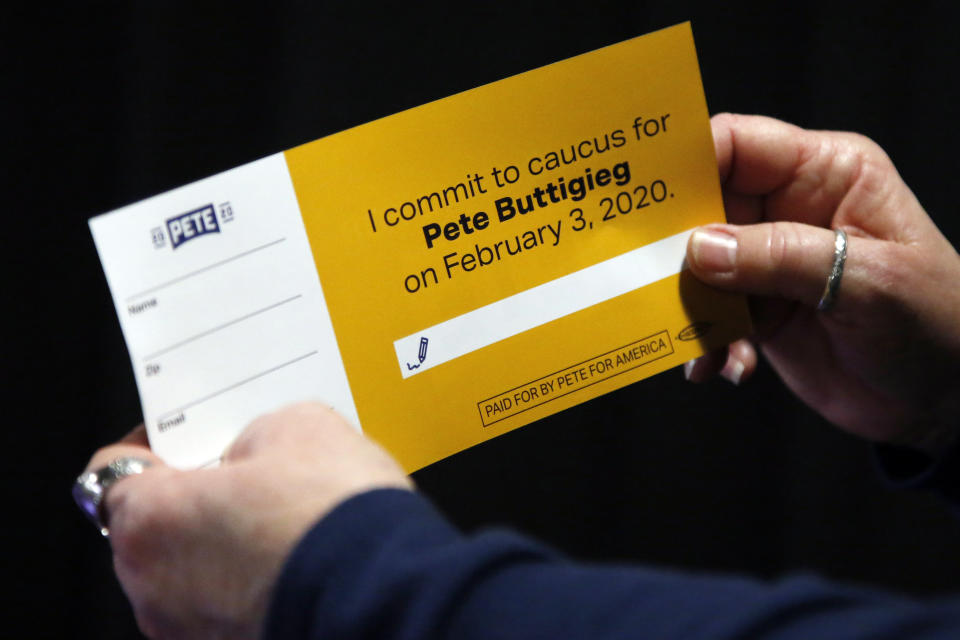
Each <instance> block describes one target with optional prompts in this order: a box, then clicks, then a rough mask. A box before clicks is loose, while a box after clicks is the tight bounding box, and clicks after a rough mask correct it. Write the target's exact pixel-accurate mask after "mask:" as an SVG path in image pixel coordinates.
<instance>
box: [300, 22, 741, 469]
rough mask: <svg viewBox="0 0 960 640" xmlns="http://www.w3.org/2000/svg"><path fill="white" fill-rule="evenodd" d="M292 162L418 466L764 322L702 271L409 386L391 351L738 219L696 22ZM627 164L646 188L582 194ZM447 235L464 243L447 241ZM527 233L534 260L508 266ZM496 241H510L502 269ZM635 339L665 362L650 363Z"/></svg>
mask: <svg viewBox="0 0 960 640" xmlns="http://www.w3.org/2000/svg"><path fill="white" fill-rule="evenodd" d="M286 156H287V162H288V165H289V167H290V172H291V175H292V177H293V182H294V186H295V189H296V193H297V199H298V201H299V203H300V208H301V211H302V213H303V218H304V222H305V225H306V228H307V234H308V236H309V239H310V244H311V246H312V247H313V252H314V258H315V260H316V264H317V270H318V272H319V274H320V279H321V282H322V283H323V287H324V292H325V293H326V296H327V300H328V305H329V307H330V310H331V317H332V319H333V326H334V329H335V331H336V334H337V340H338V343H339V345H340V350H341V353H342V354H343V358H344V362H345V365H346V371H347V375H348V377H349V380H350V388H351V389H352V391H353V395H354V398H355V400H356V403H357V408H358V412H359V415H360V421H361V424H362V425H363V427H364V430H365V431H366V432H367V433H369V434H370V435H372V436H373V437H375V438H376V439H377V440H379V441H380V442H382V443H383V444H385V445H386V446H387V448H388V449H389V450H390V451H391V452H393V453H394V454H395V455H397V456H398V457H399V458H400V459H401V460H402V461H403V463H404V464H405V465H406V466H407V468H409V469H416V468H419V467H422V466H424V465H426V464H429V463H431V462H433V461H435V460H438V459H440V458H443V457H445V456H448V455H450V454H451V453H454V452H457V451H460V450H461V449H464V448H466V447H469V446H471V445H474V444H476V443H478V442H481V441H483V440H486V439H488V438H491V437H493V436H496V435H499V434H501V433H504V432H506V431H509V430H511V429H515V428H517V427H520V426H523V425H525V424H528V423H530V422H532V421H534V420H537V419H539V418H542V417H544V416H547V415H550V414H552V413H556V412H557V411H560V410H562V409H565V408H567V407H569V406H572V405H574V404H578V403H580V402H583V401H585V400H588V399H590V398H593V397H595V396H598V395H600V394H602V393H606V392H608V391H612V390H614V389H617V388H619V387H622V386H624V385H627V384H630V383H632V382H635V381H637V380H640V379H641V378H645V377H647V376H650V375H652V374H655V373H658V372H660V371H663V370H664V369H668V368H670V367H673V366H675V365H677V364H679V363H682V362H685V361H686V360H689V359H690V358H692V357H695V356H698V355H700V354H701V353H703V351H704V348H705V347H715V346H718V345H721V344H724V343H726V342H728V341H730V340H732V339H735V338H737V337H739V336H741V335H743V334H744V333H745V331H746V329H747V327H748V316H747V313H746V310H745V308H744V304H743V301H742V300H741V299H738V298H735V297H730V296H726V295H722V294H719V293H717V292H715V291H711V290H709V289H707V288H705V287H703V286H700V285H698V284H697V283H695V282H694V281H693V280H691V279H689V278H686V279H684V281H683V282H684V291H683V295H682V296H681V275H680V274H677V275H673V276H670V277H667V278H664V279H663V280H660V281H658V282H656V283H654V284H650V285H648V286H645V287H643V288H641V289H638V290H635V291H632V292H630V293H627V294H624V295H622V296H618V297H616V298H614V299H612V300H609V301H606V302H603V303H601V304H596V305H594V306H591V307H589V308H586V309H583V310H582V311H578V312H576V313H573V314H570V315H567V316H565V317H562V318H559V319H556V320H554V321H552V322H549V323H547V324H544V325H542V326H539V327H536V328H535V329H531V330H529V331H525V332H523V333H521V334H519V335H514V336H512V337H509V338H507V339H504V340H502V341H499V342H496V343H495V344H491V345H489V346H486V347H484V348H481V349H478V350H476V351H473V352H471V353H469V354H466V355H463V356H460V357H458V358H456V359H454V360H451V361H449V362H445V363H444V364H442V365H439V366H437V367H436V368H434V369H430V370H428V371H424V372H423V373H421V374H418V375H415V376H411V377H409V378H407V379H403V378H401V373H402V372H401V370H400V369H398V362H397V355H396V354H395V353H394V347H393V341H394V340H395V339H397V338H399V337H401V336H407V335H408V334H414V333H416V332H418V331H419V330H421V329H424V328H427V327H431V326H434V325H436V324H438V323H440V322H443V321H445V320H447V319H449V318H453V317H455V316H459V315H461V314H464V313H466V312H469V311H470V310H473V309H476V308H478V307H482V306H483V305H487V304H489V303H491V302H494V301H497V300H501V299H503V298H505V297H507V296H510V295H512V294H515V293H518V292H521V291H524V290H527V289H530V288H532V287H535V286H537V285H540V284H542V283H545V282H548V281H551V280H554V279H556V278H559V277H561V276H563V275H565V274H567V273H570V272H572V271H576V270H579V269H582V268H584V267H588V266H590V265H593V264H595V263H598V262H601V261H603V260H606V259H608V258H612V257H614V256H617V255H620V254H623V253H625V252H627V251H630V250H631V249H634V248H636V247H638V246H642V245H647V244H650V243H652V242H655V241H657V240H660V239H662V238H666V237H668V236H673V235H674V234H678V233H681V232H683V231H685V230H688V229H690V228H692V227H695V226H698V225H702V224H706V223H709V222H722V221H723V220H724V214H723V207H722V203H721V197H720V189H719V183H718V178H717V167H716V160H715V156H714V150H713V139H712V137H711V133H710V125H709V116H708V113H707V108H706V102H705V99H704V95H703V88H702V85H701V81H700V75H699V70H698V66H697V59H696V52H695V49H694V45H693V39H692V35H691V32H690V27H689V24H683V25H679V26H676V27H672V28H669V29H664V30H662V31H659V32H656V33H653V34H650V35H647V36H643V37H639V38H635V39H633V40H629V41H627V42H623V43H620V44H616V45H613V46H610V47H606V48H604V49H601V50H598V51H594V52H592V53H588V54H585V55H582V56H578V57H576V58H572V59H569V60H565V61H562V62H558V63H556V64H552V65H550V66H547V67H543V68H541V69H537V70H534V71H530V72H527V73H523V74H520V75H518V76H514V77H512V78H508V79H506V80H502V81H500V82H496V83H493V84H490V85H486V86H483V87H480V88H477V89H473V90H471V91H466V92H464V93H462V94H459V95H455V96H452V97H450V98H446V99H443V100H439V101H437V102H434V103H431V104H428V105H424V106H421V107H418V108H416V109H411V110H409V111H405V112H403V113H399V114H396V115H394V116H391V117H388V118H384V119H382V120H379V121H376V122H373V123H370V124H367V125H364V126H361V127H357V128H355V129H351V130H349V131H345V132H343V133H340V134H337V135H333V136H330V137H328V138H324V139H321V140H317V141H315V142H312V143H310V144H307V145H304V146H302V147H298V148H296V149H293V150H291V151H288V152H287V153H286ZM624 166H626V167H628V168H629V181H624V180H623V178H621V179H620V181H621V182H624V184H617V180H616V179H614V178H613V177H612V174H611V178H610V180H609V182H608V183H607V184H606V185H604V186H597V185H596V183H595V182H594V185H593V186H594V188H593V189H592V190H586V189H585V191H586V193H585V195H584V197H583V199H581V200H576V201H575V200H573V199H572V196H571V195H570V185H571V183H572V182H574V183H575V181H576V179H577V178H582V177H584V176H586V175H587V174H588V172H589V174H590V175H592V176H593V177H594V178H596V177H598V176H601V172H602V171H607V172H612V171H614V170H615V168H617V167H624ZM623 173H625V172H623V171H622V170H621V174H623ZM511 179H512V182H510V180H511ZM550 184H553V185H554V187H555V190H554V192H553V194H554V198H553V199H556V200H559V201H558V202H553V201H552V199H551V198H550V197H549V195H548V194H544V195H543V196H541V200H540V201H536V199H535V198H531V200H534V202H533V204H534V210H533V211H532V212H530V213H527V214H525V215H520V214H519V213H517V214H516V215H514V216H513V217H512V218H509V219H507V220H505V221H501V220H500V217H499V216H498V213H497V212H498V210H499V209H498V205H497V204H496V203H497V201H498V200H499V199H501V198H510V199H511V201H513V202H512V204H511V207H512V209H513V210H517V208H518V207H517V203H516V202H515V199H517V198H520V199H522V203H523V204H525V201H526V197H527V196H529V195H531V194H532V193H533V192H534V189H536V188H537V187H540V188H541V189H547V188H548V185H550ZM561 184H565V185H566V186H567V187H568V188H567V196H568V197H567V198H565V199H562V198H560V192H559V186H560V185H561ZM577 193H578V194H579V189H578V190H577ZM434 194H435V195H434ZM543 202H546V206H542V207H541V206H539V205H540V204H541V203H543ZM501 207H503V205H501ZM504 209H505V207H504ZM481 212H482V214H483V218H485V222H486V225H485V228H483V229H482V230H477V229H476V228H475V227H476V226H477V225H476V224H474V221H475V220H476V219H477V216H478V215H481ZM503 213H504V215H509V214H510V210H506V209H505V210H504V212H503ZM462 215H463V216H465V218H464V219H463V220H465V221H466V227H464V225H463V223H462V220H461V216H462ZM406 218H409V219H406ZM483 218H482V220H483ZM429 225H437V226H435V227H429ZM448 225H450V226H449V229H450V230H451V234H450V235H454V233H456V234H457V237H455V238H453V239H449V240H448V239H447V238H446V236H444V235H443V233H442V231H443V230H444V228H445V227H448ZM548 225H550V228H548V229H544V227H547V226H548ZM425 227H426V228H427V229H426V231H425ZM438 227H439V229H440V235H439V236H437V237H436V238H432V236H434V235H436V234H437V233H438ZM467 229H469V230H472V233H468V232H467V231H466V230H467ZM554 229H559V234H556V233H555V232H554ZM428 236H429V237H431V238H432V245H433V246H432V247H428V243H427V239H428ZM558 236H559V237H558ZM518 237H519V244H520V247H521V248H523V247H524V244H525V243H526V245H527V246H528V247H529V248H523V250H522V251H520V252H519V253H517V254H516V255H510V252H509V251H507V249H508V248H513V247H515V246H516V245H517V242H518V240H517V238H518ZM498 242H503V243H506V245H503V244H501V245H500V246H499V259H497V257H498V253H497V249H498V247H497V243H498ZM484 248H485V249H486V250H485V249H484ZM451 254H455V255H451ZM445 256H450V257H447V258H446V259H445ZM465 258H466V259H467V260H468V263H467V264H464V263H463V260H464V259H465ZM481 260H482V261H486V262H489V264H486V265H481ZM468 267H470V268H471V269H470V270H468ZM574 295H576V292H574ZM695 323H701V324H700V325H699V326H700V327H706V326H708V325H710V327H711V329H710V331H709V332H707V333H706V334H705V335H704V336H703V338H702V339H701V340H687V341H684V340H682V339H679V338H678V335H679V334H680V332H681V331H682V330H683V329H684V328H686V327H689V326H690V325H693V324H695ZM647 338H649V340H648V341H647V342H644V341H643V340H644V339H647ZM636 345H640V346H641V347H647V346H649V347H650V350H647V349H646V348H644V349H643V353H642V354H641V353H640V351H639V350H636V353H634V351H633V350H631V349H632V348H633V347H634V346H636ZM654 349H655V350H654ZM428 357H429V351H428ZM411 359H412V356H411ZM413 363H416V361H414V362H413ZM597 363H599V364H600V365H601V366H602V365H603V364H604V363H607V364H608V366H606V367H604V368H603V371H598V370H597V366H596V364H597ZM580 370H582V371H583V374H582V375H580V376H574V377H573V378H571V377H570V375H571V374H570V373H569V372H571V371H572V372H574V373H576V372H577V371H580ZM564 375H566V376H567V379H566V382H568V384H565V383H564V382H565V381H564ZM550 384H555V385H556V386H560V385H562V387H561V388H555V389H551V388H550ZM530 393H535V394H537V397H534V398H528V397H527V396H529V395H530ZM524 400H526V401H524ZM505 405H510V406H505ZM491 406H494V408H492V409H491V408H490V407H491Z"/></svg>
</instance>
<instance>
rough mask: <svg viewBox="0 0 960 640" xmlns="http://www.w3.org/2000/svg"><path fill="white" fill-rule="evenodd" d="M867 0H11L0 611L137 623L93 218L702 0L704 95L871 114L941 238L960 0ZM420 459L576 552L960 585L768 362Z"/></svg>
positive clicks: (465, 518) (129, 417)
mask: <svg viewBox="0 0 960 640" xmlns="http://www.w3.org/2000/svg"><path fill="white" fill-rule="evenodd" d="M152 4H157V5H161V4H162V7H159V6H152ZM944 4H945V5H946V4H947V3H944ZM775 5H776V6H775ZM854 5H856V3H850V4H846V3H839V2H833V3H829V4H823V5H817V4H815V3H814V4H810V3H763V4H762V5H761V4H759V3H758V4H757V5H755V6H752V5H751V6H747V5H743V6H736V5H731V4H730V3H719V2H716V3H709V4H706V3H705V4H704V5H703V6H698V5H692V4H688V3H682V2H670V3H667V2H661V3H644V2H633V3H611V2H592V3H587V2H584V3H581V4H580V5H576V6H574V5H569V6H568V5H561V4H549V5H544V6H533V5H530V6H527V5H523V6H517V5H512V6H511V5H507V4H503V5H490V6H484V7H478V8H474V9H458V10H453V9H450V8H445V9H430V10H427V9H421V8H418V6H415V5H413V4H411V5H409V6H400V7H398V6H396V5H390V6H389V8H388V7H383V6H377V5H373V4H362V5H359V6H357V5H353V4H347V3H315V4H309V5H307V4H304V5H300V4H284V3H273V4H272V5H270V6H269V7H267V6H264V7H262V8H259V9H257V10H256V11H254V12H245V11H243V10H241V9H239V8H238V5H231V6H230V7H229V8H227V7H222V8H214V7H213V6H212V5H207V4H200V3H184V4H182V5H176V4H174V3H151V4H147V3H143V4H142V5H122V6H106V5H99V4H96V5H91V6H87V7H75V6H74V7H72V8H64V7H51V6H49V3H44V4H43V5H42V6H43V8H42V9H40V10H38V11H34V12H33V13H32V14H30V15H27V14H26V13H25V12H24V11H22V10H20V9H14V11H13V13H12V15H8V16H6V17H5V19H4V20H3V23H2V25H0V35H2V43H3V44H2V45H0V46H2V47H3V61H2V65H3V67H2V68H3V87H4V89H3V100H2V101H3V104H2V107H0V109H2V113H3V114H4V130H5V131H6V135H5V139H6V143H7V144H6V153H5V156H6V160H7V162H6V164H7V165H8V167H7V169H6V171H5V172H4V177H5V180H4V182H5V183H6V184H5V187H4V201H3V202H4V205H3V224H4V229H5V233H4V234H3V239H4V250H5V253H6V254H7V257H5V258H4V262H5V264H6V268H5V269H4V271H5V274H4V282H5V285H4V289H5V293H6V295H5V296H4V297H5V302H4V309H5V313H4V316H5V318H6V319H7V320H6V322H5V325H6V326H7V327H8V328H7V330H6V331H5V334H6V339H5V340H4V341H3V349H4V356H3V362H4V385H3V388H4V394H5V401H4V403H3V404H4V409H5V419H4V421H3V425H4V428H3V429H2V433H3V438H4V442H3V445H4V451H5V455H6V458H5V461H4V465H3V469H4V482H3V484H4V493H5V498H4V499H5V503H4V504H5V505H8V507H7V508H6V509H5V510H4V512H5V515H4V524H3V528H4V532H5V533H4V540H5V544H4V555H5V556H6V557H7V559H6V560H5V561H4V564H5V565H6V567H7V569H6V570H5V572H4V573H5V574H6V575H5V581H6V582H7V584H8V586H9V588H8V590H7V592H8V595H7V600H6V602H5V605H4V609H5V610H6V614H5V616H4V617H5V622H4V626H3V629H2V630H0V635H2V636H7V635H8V634H9V637H49V636H53V637H99V638H122V637H131V636H134V637H135V636H136V631H135V625H134V622H133V619H132V616H131V614H130V610H129V606H128V605H127V604H126V601H125V600H124V598H123V596H122V593H121V591H120V589H119V587H118V585H117V583H116V581H115V579H114V578H113V576H112V573H111V568H110V556H109V548H108V545H107V544H106V543H105V542H104V541H103V540H101V539H100V537H99V536H98V535H97V534H96V532H95V531H94V530H93V528H92V527H90V525H89V524H88V523H87V522H86V521H84V520H83V519H82V518H81V515H80V513H79V512H78V511H77V510H76V509H75V508H74V506H73V504H72V502H71V498H70V493H69V489H70V485H71V481H72V480H73V478H74V476H75V475H76V474H77V473H78V472H79V471H80V470H81V469H82V468H83V466H84V464H85V462H86V459H87V457H88V456H89V455H90V453H91V452H92V451H93V449H94V448H96V447H97V446H99V445H101V444H103V443H106V442H108V441H110V440H112V439H115V438H117V437H118V436H120V435H121V434H122V433H124V432H125V431H126V430H128V429H129V428H130V427H131V426H132V425H134V424H136V423H137V422H138V421H139V419H140V409H139V404H138V398H137V393H136V388H135V386H134V384H133V377H132V374H131V371H130V364H129V360H128V359H127V355H126V351H125V349H124V345H123V339H122V336H121V334H120V331H119V325H118V322H117V320H116V317H115V315H114V310H113V306H112V303H111V301H110V298H109V293H108V291H107V287H106V283H105V280H104V278H103V275H102V271H101V269H100V265H99V262H98V259H97V256H96V252H95V250H94V247H93V243H92V241H91V239H90V235H89V232H88V230H87V226H86V220H87V219H88V218H89V217H91V216H93V215H95V214H98V213H102V212H105V211H108V210H110V209H113V208H116V207H118V206H120V205H124V204H127V203H130V202H133V201H136V200H139V199H142V198H144V197H147V196H150V195H154V194H156V193H158V192H161V191H164V190H166V189H169V188H172V187H176V186H179V185H181V184H184V183H186V182H190V181H193V180H196V179H198V178H201V177H204V176H207V175H210V174H213V173H216V172H219V171H222V170H225V169H229V168H231V167H233V166H236V165H238V164H241V163H244V162H247V161H250V160H253V159H256V158H259V157H261V156H264V155H267V154H270V153H274V152H276V151H280V150H283V149H286V148H289V147H292V146H295V145H297V144H300V143H303V142H307V141H310V140H313V139H315V138H318V137H321V136H323V135H326V134H329V133H333V132H336V131H338V130H341V129H344V128H346V127H350V126H353V125H357V124H361V123H363V122H366V121H369V120H372V119H374V118H377V117H380V116H384V115H387V114H390V113H393V112H395V111H398V110H400V109H404V108H407V107H412V106H416V105H418V104H421V103H423V102H426V101H428V100H433V99H436V98H440V97H443V96H446V95H449V94H451V93H454V92H457V91H460V90H463V89H468V88H470V87H474V86H477V85H480V84H483V83H486V82H490V81H493V80H497V79H499V78H502V77H504V76H507V75H510V74H514V73H518V72H521V71H525V70H528V69H531V68H534V67H537V66H540V65H543V64H547V63H550V62H553V61H556V60H559V59H562V58H565V57H568V56H572V55H575V54H579V53H583V52H586V51H589V50H591V49H594V48H597V47H600V46H603V45H607V44H611V43H613V42H617V41H620V40H623V39H626V38H630V37H633V36H636V35H639V34H642V33H646V32H648V31H652V30H655V29H658V28H661V27H665V26H669V25H671V24H675V23H677V22H680V21H683V20H687V19H690V20H692V21H693V29H694V35H695V38H696V40H697V46H698V51H699V55H700V63H701V68H702V73H703V79H704V85H705V89H706V95H707V101H708V104H709V106H710V110H711V112H717V111H725V110H729V111H739V112H747V113H763V114H767V115H771V116H776V117H780V118H783V119H786V120H789V121H792V122H795V123H797V124H800V125H803V126H806V127H813V128H829V129H852V130H856V131H860V132H862V133H865V134H867V135H869V136H871V137H872V138H874V139H875V140H877V141H878V142H879V143H880V144H881V145H882V146H883V147H884V148H885V149H886V150H887V151H888V152H889V154H890V155H891V157H892V158H893V160H894V162H895V163H896V164H897V166H898V168H899V169H900V171H901V173H902V174H903V176H904V178H905V180H906V181H907V183H908V184H910V185H911V186H912V188H913V189H914V191H915V192H916V193H917V195H918V197H919V199H920V201H921V202H922V203H923V204H924V205H925V206H926V207H927V209H928V211H929V212H930V214H931V215H932V216H933V217H934V219H935V220H936V221H937V223H938V224H939V225H940V227H941V228H942V229H943V230H944V232H945V233H946V234H947V235H948V237H950V238H951V240H952V241H953V242H954V245H955V246H956V245H957V241H958V239H960V223H958V217H957V211H958V207H957V201H956V192H955V191H953V188H954V186H955V184H956V183H955V177H956V174H957V169H958V166H957V161H956V150H957V148H958V142H960V139H958V138H960V136H958V133H957V122H956V116H957V107H956V103H955V102H954V95H955V85H956V78H957V71H956V65H957V63H958V61H960V60H958V58H960V56H958V50H957V47H958V43H957V35H956V33H955V28H956V25H957V24H958V21H957V18H958V17H960V16H958V11H956V10H944V9H939V8H933V6H932V5H927V4H925V3H918V2H913V3H893V2H890V3H882V2H874V3H871V4H870V5H869V9H868V10H867V11H866V12H864V11H863V10H862V9H861V8H855V6H854ZM705 7H706V8H705ZM710 7H712V8H710ZM901 7H904V8H901ZM630 81H631V78H630V76H629V74H628V73H626V72H625V73H624V77H623V82H625V83H627V82H630ZM387 152H389V150H387ZM403 161H404V160H403V157H397V162H403ZM415 479H416V481H417V482H418V484H419V485H420V487H421V488H422V490H423V491H425V492H426V493H427V494H428V495H430V496H431V497H432V498H433V499H434V500H435V501H436V502H437V504H438V505H439V506H440V507H441V508H442V509H444V510H445V511H446V512H447V513H448V514H449V515H450V517H451V518H452V519H453V520H454V521H455V522H457V523H458V524H460V525H462V526H463V527H465V528H467V529H473V528H475V527H478V526H484V525H489V524H494V523H499V524H506V525H509V526H512V527H516V528H519V529H521V530H523V531H526V532H528V533H530V534H532V535H535V536H537V537H539V538H541V539H543V540H546V541H548V542H549V543H551V544H553V545H555V546H556V547H558V548H560V549H562V550H564V551H565V552H567V553H569V554H570V555H571V556H573V557H576V558H582V559H600V560H611V559H613V560H628V561H634V562H643V563H653V564H657V565H668V566H675V567H682V568H687V569H694V570H709V571H736V572H746V573H749V574H753V575H756V576H761V577H775V576H779V575H783V574H784V573H789V572H797V571H814V572H818V573H823V574H826V575H828V576H831V577H834V578H837V579H842V580H845V581H853V582H858V583H872V584H878V585H881V586H884V587H888V588H891V589H895V590H898V591H905V592H908V593H912V594H917V595H928V594H934V593H942V592H950V591H951V590H952V591H956V590H957V578H956V575H957V569H958V566H960V546H958V544H957V536H958V533H960V523H958V522H956V521H955V520H953V519H951V517H950V514H949V513H948V512H947V511H946V509H945V508H944V507H943V506H942V505H941V504H939V503H938V502H937V501H936V500H935V499H934V498H932V497H929V496H923V495H905V494H901V493H894V492H891V491H888V490H887V489H885V488H884V487H883V486H882V485H881V483H880V481H879V480H878V479H877V477H876V475H875V474H874V472H873V469H872V459H871V456H870V451H869V449H868V447H866V446H865V445H863V444H862V443H860V442H858V441H855V440H854V439H853V438H852V437H848V436H846V435H844V434H842V433H839V432H837V431H835V430H833V429H831V428H830V427H829V425H827V424H825V423H824V421H823V420H821V419H819V418H818V417H817V416H815V415H813V414H812V413H811V412H810V411H808V410H806V409H805V408H804V407H803V406H802V405H801V404H800V403H798V402H797V401H796V400H795V399H794V398H793V397H791V396H790V395H789V393H787V392H786V391H784V390H783V388H782V387H781V385H780V384H779V383H778V381H777V380H776V379H775V377H774V376H773V374H772V373H771V371H770V370H769V369H768V368H766V367H762V368H761V370H760V371H759V373H758V375H757V376H756V377H755V379H753V380H751V381H749V382H747V383H746V384H744V385H743V386H742V388H740V389H735V388H733V387H731V386H730V385H728V384H725V383H722V382H717V383H711V384H707V385H703V386H698V387H694V386H691V385H688V384H687V383H685V382H684V380H683V376H682V373H681V372H680V371H679V370H674V371H670V372H667V373H664V374H661V375H659V376H657V377H655V378H653V379H651V380H648V381H645V382H643V383H640V384H637V385H633V386H632V387H629V388H626V389H623V390H620V391H618V392H615V393H612V394H609V395H607V396H605V397H602V398H599V399H597V400H594V401H592V402H588V403H586V404H583V405H581V406H578V407H576V408H573V409H570V410H568V411H565V412H563V413H561V414H559V415H556V416H553V417H551V418H549V419H546V420H543V421H541V422H538V423H536V424H533V425H530V426H528V427H525V428H523V429H521V430H518V431H516V432H513V433H511V434H509V435H506V436H503V437H501V438H499V439H496V440H494V441H491V442H489V443H486V444H484V445H481V446H478V447H476V448H474V449H472V450H469V451H466V452H463V453H461V454H458V455H456V456H453V457H451V458H449V459H447V460H444V461H442V462H439V463H437V464H435V465H433V466H432V467H430V468H427V469H425V470H423V471H420V472H418V473H417V474H416V475H415ZM21 625H24V626H22V627H21ZM26 625H29V626H26ZM21 629H22V631H21ZM24 634H27V635H24Z"/></svg>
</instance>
